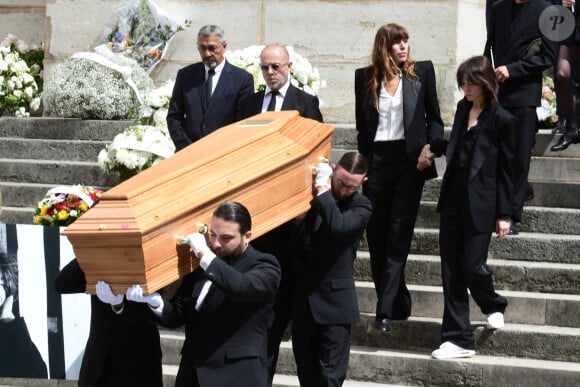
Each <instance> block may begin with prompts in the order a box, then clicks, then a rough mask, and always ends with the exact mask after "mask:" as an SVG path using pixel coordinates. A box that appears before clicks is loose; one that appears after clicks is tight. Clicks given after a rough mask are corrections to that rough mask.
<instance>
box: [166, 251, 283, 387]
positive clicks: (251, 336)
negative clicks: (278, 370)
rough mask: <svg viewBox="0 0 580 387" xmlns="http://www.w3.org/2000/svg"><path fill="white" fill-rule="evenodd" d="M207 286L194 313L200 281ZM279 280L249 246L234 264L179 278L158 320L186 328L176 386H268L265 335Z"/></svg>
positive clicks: (269, 262)
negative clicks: (203, 297)
mask: <svg viewBox="0 0 580 387" xmlns="http://www.w3.org/2000/svg"><path fill="white" fill-rule="evenodd" d="M208 279H209V280H210V281H211V282H212V285H211V287H210V290H209V292H208V294H207V296H206V298H205V299H204V301H203V304H202V306H201V308H200V310H199V311H196V310H195V304H196V302H197V298H198V296H199V293H200V291H201V288H202V285H203V283H205V281H206V280H208ZM279 282H280V266H279V265H278V261H277V260H276V258H275V257H274V256H272V255H270V254H265V253H262V252H260V251H258V250H255V249H254V248H253V247H252V246H248V248H247V249H246V251H245V252H244V253H243V254H242V255H241V256H240V257H239V258H238V259H237V260H236V261H234V262H233V263H231V264H228V263H227V262H226V261H224V260H222V259H220V258H216V259H214V260H213V261H212V263H211V264H210V265H209V267H208V268H207V270H206V271H205V272H204V271H203V270H202V269H201V268H199V269H197V270H196V271H194V272H193V273H191V274H188V275H187V276H185V277H183V281H182V283H181V286H180V287H179V289H178V290H177V293H176V294H175V296H174V298H173V300H172V302H171V303H169V302H165V303H164V307H163V313H162V316H161V317H160V319H159V321H160V323H161V324H163V325H166V326H169V327H177V326H180V325H182V324H185V342H184V344H183V348H182V351H181V363H180V365H179V372H178V374H177V380H176V383H175V385H176V386H177V387H181V386H183V387H185V386H191V385H195V384H192V380H194V379H195V378H197V379H198V381H199V385H200V386H202V387H203V386H257V387H260V386H267V384H268V373H267V366H266V337H267V336H266V333H267V329H268V327H269V326H270V324H271V323H272V319H273V314H272V303H273V301H274V297H275V295H276V289H277V288H278V284H279Z"/></svg>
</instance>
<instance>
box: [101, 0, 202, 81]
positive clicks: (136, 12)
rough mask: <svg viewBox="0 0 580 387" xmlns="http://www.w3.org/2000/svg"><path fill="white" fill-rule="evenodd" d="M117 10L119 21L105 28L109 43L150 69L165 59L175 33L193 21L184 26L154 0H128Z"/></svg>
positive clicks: (113, 48) (113, 47) (148, 70)
mask: <svg viewBox="0 0 580 387" xmlns="http://www.w3.org/2000/svg"><path fill="white" fill-rule="evenodd" d="M114 10H115V12H116V14H117V16H118V21H117V23H116V24H115V25H114V26H112V27H108V28H106V31H105V32H106V35H107V38H106V40H107V42H106V43H105V44H106V46H107V47H108V48H109V49H110V50H111V51H113V52H116V53H121V54H123V55H125V56H126V57H128V58H131V59H133V60H135V61H136V62H137V63H138V64H139V66H141V67H142V68H143V69H144V70H145V71H147V72H151V70H153V68H154V67H155V65H156V64H157V63H159V62H160V61H161V60H162V59H163V57H164V56H165V52H166V50H167V47H169V44H170V43H171V40H172V39H173V37H174V36H175V34H176V33H177V32H179V31H183V30H184V29H185V28H188V27H189V26H190V25H191V21H189V20H185V22H184V25H185V27H184V26H182V25H180V24H178V23H177V22H175V21H174V20H172V19H171V18H169V17H168V16H167V15H165V14H164V13H163V11H162V10H161V9H160V8H159V7H158V6H157V5H156V4H155V3H154V2H153V1H151V0H126V1H125V2H123V3H121V4H120V5H119V6H117V7H115V9H114Z"/></svg>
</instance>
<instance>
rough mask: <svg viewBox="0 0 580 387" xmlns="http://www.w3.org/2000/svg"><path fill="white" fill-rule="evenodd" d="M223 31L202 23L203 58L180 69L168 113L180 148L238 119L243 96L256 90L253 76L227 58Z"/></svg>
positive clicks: (199, 41) (200, 44)
mask: <svg viewBox="0 0 580 387" xmlns="http://www.w3.org/2000/svg"><path fill="white" fill-rule="evenodd" d="M226 48H227V43H226V40H225V38H224V31H223V30H222V29H221V28H220V27H218V26H216V25H206V26H203V27H202V28H201V29H200V30H199V32H198V34H197V50H198V51H199V55H200V57H201V62H198V63H194V64H192V65H189V66H187V67H185V68H182V69H180V70H179V71H178V72H177V77H176V79H175V86H174V87H173V94H172V96H171V101H170V103H169V111H168V113H167V126H168V128H169V134H170V135H171V138H172V140H173V142H174V143H175V148H176V151H179V150H181V149H183V148H185V147H186V146H188V145H190V144H192V143H193V142H195V141H197V140H199V139H200V138H202V137H204V136H206V135H208V134H209V133H211V132H213V131H215V130H216V129H219V128H221V127H223V126H226V125H229V124H231V123H233V122H235V120H236V114H237V107H238V106H239V103H240V101H241V100H242V99H243V97H245V96H247V95H250V94H252V93H253V91H254V78H253V77H252V75H251V74H250V73H248V72H247V71H245V70H242V69H240V68H238V67H236V66H234V65H232V64H230V63H228V61H227V60H225V57H224V54H225V51H226Z"/></svg>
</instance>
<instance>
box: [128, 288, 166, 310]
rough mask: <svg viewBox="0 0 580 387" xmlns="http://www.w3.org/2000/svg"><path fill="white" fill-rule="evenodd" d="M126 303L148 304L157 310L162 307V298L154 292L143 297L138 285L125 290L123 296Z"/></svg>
mask: <svg viewBox="0 0 580 387" xmlns="http://www.w3.org/2000/svg"><path fill="white" fill-rule="evenodd" d="M125 296H126V297H127V300H128V301H133V302H140V303H142V304H149V306H150V307H152V308H154V309H157V308H159V307H161V306H163V298H162V297H161V294H159V293H157V292H155V293H151V294H150V295H148V296H144V295H143V289H141V286H139V285H132V286H131V287H129V289H127V293H126V294H125Z"/></svg>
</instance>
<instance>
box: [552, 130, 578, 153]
mask: <svg viewBox="0 0 580 387" xmlns="http://www.w3.org/2000/svg"><path fill="white" fill-rule="evenodd" d="M579 142H580V135H579V134H578V132H573V133H570V132H566V133H564V134H563V135H562V137H560V139H559V140H558V142H557V143H556V145H554V146H553V147H551V148H550V150H551V151H552V152H558V151H561V150H564V149H566V148H568V147H569V146H570V145H571V144H578V143H579Z"/></svg>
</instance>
